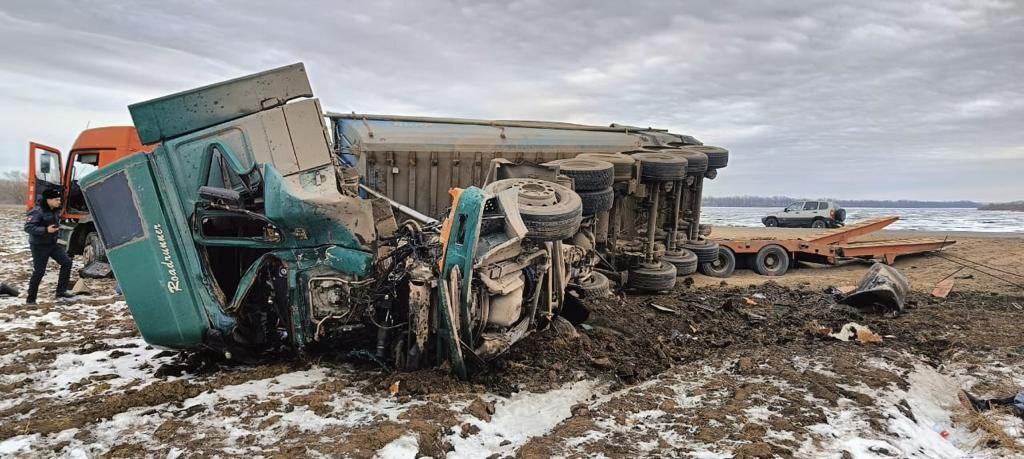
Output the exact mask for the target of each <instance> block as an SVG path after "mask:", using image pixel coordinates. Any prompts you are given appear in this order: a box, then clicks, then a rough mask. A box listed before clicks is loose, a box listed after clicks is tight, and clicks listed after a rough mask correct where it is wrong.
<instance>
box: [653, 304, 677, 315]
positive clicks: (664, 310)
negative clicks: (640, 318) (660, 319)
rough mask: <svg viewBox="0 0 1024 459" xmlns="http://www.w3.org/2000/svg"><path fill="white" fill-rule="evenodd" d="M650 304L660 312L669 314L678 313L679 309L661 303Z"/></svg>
mask: <svg viewBox="0 0 1024 459" xmlns="http://www.w3.org/2000/svg"><path fill="white" fill-rule="evenodd" d="M650 306H651V307H652V308H654V310H656V311H659V312H664V313H667V314H678V311H676V310H675V309H672V308H667V307H665V306H661V305H659V304H657V303H650Z"/></svg>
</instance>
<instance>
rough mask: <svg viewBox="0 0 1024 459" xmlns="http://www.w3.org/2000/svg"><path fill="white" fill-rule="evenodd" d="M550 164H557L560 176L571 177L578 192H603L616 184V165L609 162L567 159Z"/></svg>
mask: <svg viewBox="0 0 1024 459" xmlns="http://www.w3.org/2000/svg"><path fill="white" fill-rule="evenodd" d="M548 164H557V165H558V166H559V171H560V172H559V173H560V174H562V175H565V176H567V177H571V178H572V182H573V187H574V188H575V189H576V191H595V190H603V189H605V188H608V187H610V186H612V183H615V165H613V164H612V163H610V162H607V161H600V160H596V159H586V158H567V159H558V160H555V161H551V162H549V163H548Z"/></svg>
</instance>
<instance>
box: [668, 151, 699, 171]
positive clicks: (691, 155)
mask: <svg viewBox="0 0 1024 459" xmlns="http://www.w3.org/2000/svg"><path fill="white" fill-rule="evenodd" d="M666 152H672V153H673V154H676V155H679V156H682V157H684V158H686V173H687V174H688V175H695V176H701V175H704V173H705V172H707V171H708V155H705V154H704V153H701V152H700V151H699V150H696V149H693V148H691V147H687V148H680V149H678V150H666Z"/></svg>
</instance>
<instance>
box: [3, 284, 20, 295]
mask: <svg viewBox="0 0 1024 459" xmlns="http://www.w3.org/2000/svg"><path fill="white" fill-rule="evenodd" d="M19 293H21V292H19V291H18V289H17V288H15V287H12V286H10V285H8V284H7V283H6V282H0V297H3V296H18V294H19Z"/></svg>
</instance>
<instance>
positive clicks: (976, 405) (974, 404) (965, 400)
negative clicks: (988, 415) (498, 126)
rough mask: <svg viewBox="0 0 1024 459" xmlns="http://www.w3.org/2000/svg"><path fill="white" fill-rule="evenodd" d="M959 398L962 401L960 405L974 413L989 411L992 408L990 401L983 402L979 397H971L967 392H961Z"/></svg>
mask: <svg viewBox="0 0 1024 459" xmlns="http://www.w3.org/2000/svg"><path fill="white" fill-rule="evenodd" d="M957 396H958V398H959V399H960V404H961V405H963V406H964V408H967V409H969V410H971V411H974V412H975V413H981V412H982V411H988V409H989V408H991V407H990V406H989V405H988V401H986V400H981V399H979V398H978V397H975V396H973V395H971V394H970V393H968V392H967V391H965V390H961V391H960V393H959V394H957Z"/></svg>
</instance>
